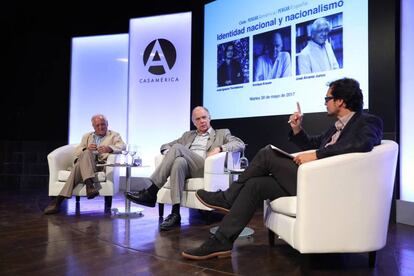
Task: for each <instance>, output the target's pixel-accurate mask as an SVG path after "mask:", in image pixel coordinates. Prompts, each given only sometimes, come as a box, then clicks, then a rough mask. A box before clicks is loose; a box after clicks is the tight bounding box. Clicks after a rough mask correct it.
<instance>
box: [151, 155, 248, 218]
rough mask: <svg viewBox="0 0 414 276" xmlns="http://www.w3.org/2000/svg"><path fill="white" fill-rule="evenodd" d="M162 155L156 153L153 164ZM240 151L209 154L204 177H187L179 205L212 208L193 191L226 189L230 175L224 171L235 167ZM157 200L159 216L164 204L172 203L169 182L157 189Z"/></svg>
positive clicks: (157, 162) (159, 162) (158, 162)
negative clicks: (202, 201)
mask: <svg viewBox="0 0 414 276" xmlns="http://www.w3.org/2000/svg"><path fill="white" fill-rule="evenodd" d="M163 158H164V155H161V154H160V155H157V156H156V158H155V166H156V167H157V166H159V165H160V164H161V162H162V160H163ZM239 158H240V152H220V153H218V154H215V155H212V156H209V157H207V158H206V160H205V163H204V177H202V178H189V179H187V180H186V182H185V184H184V190H183V192H182V195H181V203H180V205H181V206H183V207H187V208H195V209H201V210H208V211H211V210H212V209H210V208H208V207H206V206H205V205H203V204H202V203H201V202H200V201H199V200H198V199H197V197H196V195H195V193H196V191H197V190H199V189H204V190H206V191H217V190H219V189H221V190H226V189H227V188H228V187H229V184H230V181H231V177H232V176H231V175H229V173H226V172H225V170H226V169H235V168H237V165H236V164H238V163H239V162H238V159H239ZM157 202H158V207H159V216H160V217H163V215H164V204H172V202H171V189H170V183H169V181H167V183H166V184H165V185H164V186H163V187H162V188H161V189H160V190H159V191H158V194H157Z"/></svg>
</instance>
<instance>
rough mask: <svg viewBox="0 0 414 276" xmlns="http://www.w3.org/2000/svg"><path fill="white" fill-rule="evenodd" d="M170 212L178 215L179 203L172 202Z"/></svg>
mask: <svg viewBox="0 0 414 276" xmlns="http://www.w3.org/2000/svg"><path fill="white" fill-rule="evenodd" d="M171 214H176V215H180V204H174V205H173V206H172V210H171Z"/></svg>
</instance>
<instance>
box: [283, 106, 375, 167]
mask: <svg viewBox="0 0 414 276" xmlns="http://www.w3.org/2000/svg"><path fill="white" fill-rule="evenodd" d="M382 128H383V123H382V120H381V119H380V118H379V117H377V116H374V115H372V114H368V113H363V112H357V113H355V114H354V115H353V116H352V118H351V119H350V120H349V122H348V123H347V124H346V125H345V127H344V129H343V130H342V131H341V135H340V136H339V138H338V140H337V141H336V143H335V144H333V145H329V146H327V147H325V145H326V144H327V143H329V142H330V141H331V138H332V135H334V133H335V132H336V128H335V125H333V126H332V127H330V128H329V129H328V130H326V131H325V132H324V133H322V134H320V135H315V136H310V135H308V134H307V133H306V132H305V131H304V130H302V131H301V132H299V133H298V134H296V135H293V132H292V131H291V132H290V135H289V138H290V140H291V141H292V142H294V143H295V144H296V145H298V146H299V147H300V148H301V149H302V150H308V149H317V150H316V156H317V157H318V159H320V158H325V157H329V156H334V155H338V154H344V153H350V152H368V151H371V150H372V148H373V147H374V146H376V145H379V144H380V143H381V139H382V135H383V132H382Z"/></svg>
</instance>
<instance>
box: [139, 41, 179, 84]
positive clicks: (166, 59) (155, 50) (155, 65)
mask: <svg viewBox="0 0 414 276" xmlns="http://www.w3.org/2000/svg"><path fill="white" fill-rule="evenodd" d="M176 61H177V51H176V49H175V47H174V44H172V43H171V41H169V40H167V39H164V38H158V39H155V40H153V41H151V42H150V43H149V44H148V45H147V47H146V48H145V51H144V57H143V63H144V66H145V68H146V70H147V71H148V72H150V73H151V74H153V75H157V77H153V78H151V77H148V78H140V79H139V82H140V83H163V82H177V81H179V79H178V77H177V76H171V75H169V74H168V73H169V72H170V71H171V70H172V69H173V67H174V65H175V62H176Z"/></svg>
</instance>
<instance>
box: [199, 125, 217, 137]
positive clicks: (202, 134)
mask: <svg viewBox="0 0 414 276" xmlns="http://www.w3.org/2000/svg"><path fill="white" fill-rule="evenodd" d="M212 131H213V128H212V127H210V128H209V129H208V130H207V131H206V132H205V133H199V132H198V131H197V130H196V133H197V135H200V136H207V135H209V136H210V135H211V132H212Z"/></svg>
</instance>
